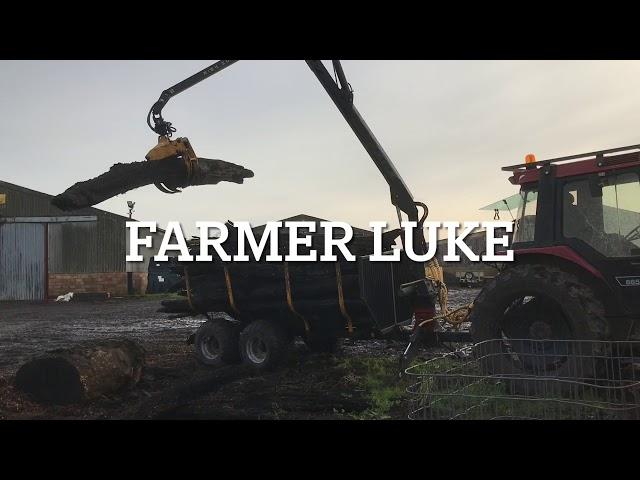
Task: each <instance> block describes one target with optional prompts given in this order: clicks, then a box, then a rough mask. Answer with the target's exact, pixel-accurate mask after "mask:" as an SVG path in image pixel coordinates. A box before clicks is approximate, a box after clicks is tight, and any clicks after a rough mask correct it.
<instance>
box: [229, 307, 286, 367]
mask: <svg viewBox="0 0 640 480" xmlns="http://www.w3.org/2000/svg"><path fill="white" fill-rule="evenodd" d="M290 345H291V335H289V333H288V332H287V330H286V329H285V328H284V327H282V326H281V325H279V324H278V323H277V322H276V321H269V320H256V321H255V322H252V323H250V324H249V325H247V326H246V327H245V329H244V330H242V332H241V333H240V354H241V355H242V360H243V362H244V363H245V364H247V365H250V366H252V367H253V368H255V369H256V370H258V371H269V370H273V369H275V368H276V367H277V366H278V365H279V364H280V363H281V362H282V360H283V359H284V358H285V357H286V354H287V353H288V351H289V347H290Z"/></svg>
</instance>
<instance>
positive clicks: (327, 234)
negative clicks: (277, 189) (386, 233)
mask: <svg viewBox="0 0 640 480" xmlns="http://www.w3.org/2000/svg"><path fill="white" fill-rule="evenodd" d="M234 226H235V227H237V229H238V252H237V254H236V255H233V256H231V255H229V254H227V252H225V250H224V246H223V243H224V242H225V241H226V240H227V238H228V235H229V232H228V230H227V226H226V225H225V224H224V223H221V222H196V228H198V230H199V236H200V253H199V254H198V255H195V256H194V255H191V254H190V253H189V248H188V246H187V242H186V240H185V237H184V234H183V231H182V227H181V226H180V223H179V222H169V223H168V224H167V229H166V231H165V233H164V237H163V239H162V243H161V245H160V248H159V250H158V254H157V255H156V256H155V257H154V259H155V260H156V261H159V262H162V261H167V260H168V256H167V252H168V251H177V252H179V253H180V255H179V256H178V260H179V261H181V262H193V261H196V262H210V261H212V260H213V258H212V256H211V255H209V247H212V248H213V249H214V250H215V251H216V253H217V254H218V255H219V256H220V259H221V260H222V261H225V262H230V261H234V262H248V261H249V260H250V257H249V255H247V246H248V248H249V249H251V252H252V254H253V256H254V258H255V259H256V260H262V259H263V256H264V254H265V249H266V246H267V243H268V244H269V252H268V253H267V254H266V257H265V258H264V259H265V260H266V261H268V262H281V261H283V260H284V261H287V262H302V261H307V262H308V261H318V260H319V261H321V262H334V261H336V260H337V257H336V255H335V253H334V252H335V251H336V250H335V249H336V248H337V249H338V250H339V251H340V252H341V253H342V255H343V256H344V257H345V259H346V260H347V261H355V260H356V257H355V255H353V254H351V252H350V251H349V248H348V245H347V243H349V241H350V240H351V239H352V238H353V230H352V228H351V226H350V225H349V224H347V223H344V222H320V226H321V228H322V229H323V230H324V253H323V254H322V255H318V252H317V251H316V250H313V249H311V250H310V251H309V252H308V253H306V254H299V252H298V250H299V248H298V247H301V246H302V247H311V246H312V241H311V236H310V235H309V233H313V232H315V231H316V230H315V229H316V224H315V223H314V222H268V223H267V225H266V227H265V229H264V231H263V234H262V237H261V238H260V240H259V241H257V240H256V238H255V236H254V232H253V230H252V229H251V224H250V223H249V222H235V223H234ZM369 227H371V229H372V230H373V234H374V251H373V255H371V256H370V257H369V259H370V260H371V261H373V262H394V261H399V260H400V250H399V249H397V248H394V249H393V251H392V252H391V254H384V253H383V251H382V233H383V230H384V229H386V227H387V223H386V222H370V223H369ZM460 227H461V225H460V222H425V223H424V229H425V231H426V233H427V236H426V238H427V242H428V251H427V252H426V253H425V254H424V255H418V254H416V253H415V252H414V246H413V234H412V233H413V229H414V228H417V224H416V222H402V229H403V240H402V246H403V249H404V251H405V252H406V254H407V256H408V257H409V258H410V259H411V260H414V261H417V262H426V261H429V260H431V259H432V258H433V257H434V255H435V254H436V247H437V239H438V230H439V229H440V228H444V229H446V230H447V254H446V255H445V256H444V258H443V259H444V260H445V261H454V262H457V261H460V255H458V254H457V250H459V251H460V252H461V253H462V254H463V255H464V256H466V257H467V258H468V259H469V260H470V261H472V262H478V261H491V262H510V261H513V250H510V249H507V250H504V251H503V252H501V253H500V254H496V252H495V248H496V246H498V245H500V246H503V247H507V246H508V236H507V235H506V234H505V235H501V236H499V237H497V238H496V236H495V234H496V232H495V230H496V229H504V230H505V231H506V232H507V233H511V232H512V229H513V224H512V223H511V222H497V221H491V222H464V224H463V226H462V228H460ZM479 227H482V228H484V229H485V230H486V250H485V253H484V254H483V255H482V256H480V255H477V254H475V253H473V251H472V250H471V249H470V248H469V246H468V245H467V244H466V243H465V242H464V239H465V238H466V237H467V235H469V233H471V232H472V231H473V230H474V229H476V228H479ZM127 228H128V229H129V240H130V241H129V253H128V255H127V259H126V260H127V262H140V261H143V260H144V258H143V256H142V255H140V253H139V250H140V248H139V247H140V246H145V247H147V248H152V247H153V244H152V242H153V237H152V236H150V235H146V236H143V237H142V238H140V230H141V229H149V231H150V232H156V231H157V224H156V222H127ZM282 228H284V229H287V230H288V238H289V253H288V254H287V255H284V256H283V255H279V254H278V231H279V230H280V229H282ZM212 229H216V230H218V236H216V237H211V236H210V232H211V230H212ZM301 229H304V230H305V231H306V232H309V233H302V232H300V230H301ZM335 229H340V230H342V231H343V232H344V236H343V237H342V238H334V235H333V231H334V230H335ZM172 237H175V240H176V243H171V240H172ZM269 239H270V241H269Z"/></svg>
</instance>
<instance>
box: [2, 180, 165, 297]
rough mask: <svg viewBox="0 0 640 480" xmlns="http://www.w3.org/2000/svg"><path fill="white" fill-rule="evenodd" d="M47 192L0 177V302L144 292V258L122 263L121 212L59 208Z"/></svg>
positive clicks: (124, 243) (123, 233)
mask: <svg viewBox="0 0 640 480" xmlns="http://www.w3.org/2000/svg"><path fill="white" fill-rule="evenodd" d="M51 198H52V196H51V195H47V194H45V193H41V192H37V191H35V190H30V189H28V188H24V187H21V186H18V185H14V184H11V183H7V182H3V181H0V300H45V299H47V298H50V297H56V296H58V295H62V294H65V293H67V292H74V293H104V292H108V293H110V294H111V295H116V296H119V295H127V294H128V293H144V292H145V290H146V285H147V266H148V263H149V262H148V261H149V257H150V256H151V255H154V254H155V251H154V249H157V248H158V246H159V245H160V241H161V236H162V233H163V232H162V231H159V232H158V233H156V234H155V236H156V237H157V238H154V242H153V245H154V249H141V251H142V252H141V253H142V254H143V255H144V257H145V261H144V262H140V263H127V262H126V261H125V257H126V252H127V243H128V239H127V234H126V227H125V222H127V221H128V220H129V219H128V218H127V217H125V216H122V215H116V214H113V213H110V212H106V211H103V210H99V209H97V208H84V209H81V210H77V211H73V212H63V211H62V210H59V209H58V208H56V207H54V206H52V205H51Z"/></svg>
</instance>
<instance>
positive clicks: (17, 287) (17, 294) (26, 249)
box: [0, 223, 47, 300]
mask: <svg viewBox="0 0 640 480" xmlns="http://www.w3.org/2000/svg"><path fill="white" fill-rule="evenodd" d="M46 274H47V268H46V254H45V224H43V223H5V224H0V300H45V295H46Z"/></svg>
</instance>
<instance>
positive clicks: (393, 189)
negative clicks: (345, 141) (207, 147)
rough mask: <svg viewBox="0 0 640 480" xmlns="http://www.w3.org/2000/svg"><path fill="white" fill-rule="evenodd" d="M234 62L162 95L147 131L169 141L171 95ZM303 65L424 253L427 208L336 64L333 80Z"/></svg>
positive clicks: (317, 66)
mask: <svg viewBox="0 0 640 480" xmlns="http://www.w3.org/2000/svg"><path fill="white" fill-rule="evenodd" d="M235 62H237V60H220V61H218V62H216V63H214V64H213V65H211V66H209V67H207V68H205V69H204V70H201V71H200V72H198V73H196V74H194V75H192V76H190V77H189V78H187V79H185V80H183V81H181V82H180V83H177V84H176V85H174V86H173V87H171V88H168V89H167V90H165V91H164V92H162V95H160V98H159V99H158V101H157V102H156V103H154V105H153V106H152V107H151V110H150V111H149V115H148V116H147V124H148V125H149V127H150V128H151V129H152V130H153V131H154V132H156V133H157V134H158V135H161V136H164V137H170V136H171V134H172V133H173V132H175V128H174V127H172V126H171V123H170V122H167V121H166V120H164V119H163V118H162V109H163V108H164V106H165V105H166V104H167V102H168V101H169V100H170V99H171V98H172V97H174V96H175V95H177V94H179V93H181V92H183V91H185V90H186V89H188V88H190V87H192V86H194V85H196V84H197V83H200V82H201V81H203V80H205V79H207V78H209V77H211V76H212V75H215V74H216V73H218V72H220V71H222V70H223V69H225V68H227V67H228V66H230V65H233V64H234V63H235ZM306 62H307V65H308V66H309V68H310V69H311V71H312V72H313V73H314V75H315V76H316V77H317V78H318V80H319V81H320V84H321V85H322V87H323V88H324V89H325V91H326V92H327V93H328V94H329V96H330V97H331V100H333V103H334V104H335V105H336V107H338V110H339V111H340V113H341V114H342V116H343V117H344V119H345V120H346V121H347V123H348V124H349V126H350V127H351V129H352V130H353V132H354V133H355V134H356V137H358V140H359V141H360V143H361V144H362V146H363V147H364V148H365V150H366V151H367V153H368V154H369V156H370V157H371V159H372V160H373V163H374V164H375V165H376V167H377V168H378V170H379V171H380V173H381V174H382V176H383V177H384V179H385V180H386V182H387V184H388V185H389V190H390V193H391V203H392V204H393V205H394V206H396V208H398V209H399V210H400V211H402V212H404V213H405V214H406V215H407V217H408V219H409V220H410V221H414V222H417V223H418V226H419V228H417V229H415V230H414V248H415V250H416V253H418V254H423V253H425V252H426V241H425V238H424V234H423V231H422V223H423V222H424V220H425V218H426V216H427V212H428V210H427V207H426V205H425V204H423V203H421V202H416V201H415V200H414V199H413V195H412V194H411V191H410V190H409V187H407V185H406V184H405V183H404V180H403V179H402V177H401V176H400V173H398V171H397V170H396V168H395V166H394V165H393V162H392V161H391V159H390V158H389V156H388V155H387V153H386V152H385V151H384V149H383V148H382V145H380V143H379V142H378V140H377V139H376V137H375V135H374V134H373V132H372V131H371V129H369V127H368V125H367V124H366V122H365V121H364V119H363V118H362V116H361V115H360V113H359V112H358V110H357V109H356V107H355V105H354V104H353V90H352V89H351V86H350V85H349V83H348V81H347V78H346V75H345V73H344V70H343V69H342V65H341V63H340V60H332V64H333V68H334V71H335V76H336V78H335V79H334V77H333V76H331V74H330V73H329V72H328V71H327V68H326V67H325V65H324V64H323V63H322V61H321V60H306ZM152 122H153V124H152ZM418 206H421V207H422V208H423V214H422V217H421V218H420V217H419V213H418Z"/></svg>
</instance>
